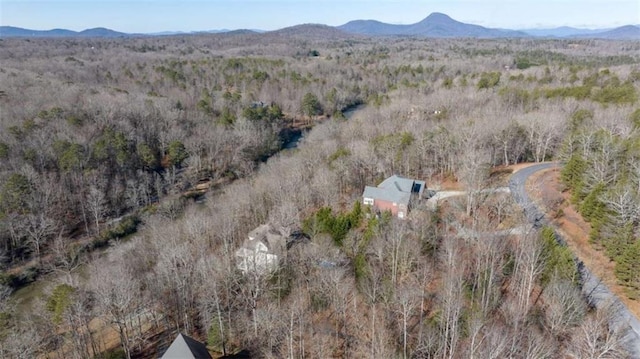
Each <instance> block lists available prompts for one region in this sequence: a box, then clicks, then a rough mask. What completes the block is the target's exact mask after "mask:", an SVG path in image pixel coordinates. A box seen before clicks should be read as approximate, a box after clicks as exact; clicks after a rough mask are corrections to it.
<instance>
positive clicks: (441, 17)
mask: <svg viewBox="0 0 640 359" xmlns="http://www.w3.org/2000/svg"><path fill="white" fill-rule="evenodd" d="M425 20H431V21H433V20H453V19H452V18H451V17H450V16H449V15H447V14H443V13H441V12H432V13H431V14H429V16H427V17H426V18H425Z"/></svg>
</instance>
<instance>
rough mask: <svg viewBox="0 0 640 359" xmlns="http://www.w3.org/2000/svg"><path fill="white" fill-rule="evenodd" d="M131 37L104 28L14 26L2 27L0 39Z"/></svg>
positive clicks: (0, 28) (0, 27)
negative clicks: (71, 28)
mask: <svg viewBox="0 0 640 359" xmlns="http://www.w3.org/2000/svg"><path fill="white" fill-rule="evenodd" d="M125 36H131V34H126V33H124V32H118V31H114V30H111V29H107V28H104V27H96V28H93V29H86V30H82V31H73V30H67V29H53V30H30V29H23V28H20V27H14V26H0V37H125Z"/></svg>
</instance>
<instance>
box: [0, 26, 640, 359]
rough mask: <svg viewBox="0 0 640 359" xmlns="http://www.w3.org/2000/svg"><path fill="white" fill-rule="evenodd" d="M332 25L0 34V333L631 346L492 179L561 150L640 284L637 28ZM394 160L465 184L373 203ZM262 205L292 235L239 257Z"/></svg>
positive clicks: (477, 351) (316, 351)
mask: <svg viewBox="0 0 640 359" xmlns="http://www.w3.org/2000/svg"><path fill="white" fill-rule="evenodd" d="M334 31H335V30H334V29H327V28H323V27H314V26H311V27H301V28H298V29H296V31H294V30H291V31H281V32H273V33H266V34H255V33H242V32H238V33H229V34H215V35H191V36H169V37H153V38H131V39H2V40H0V106H1V107H0V244H1V245H0V268H1V269H2V273H1V275H0V283H1V286H0V323H1V325H0V356H1V357H9V358H32V357H41V358H86V357H99V358H113V357H127V358H129V357H135V358H143V357H144V358H146V357H148V358H151V357H157V355H158V354H159V353H161V352H162V350H164V349H166V347H167V345H168V343H170V341H171V340H172V339H173V337H174V335H175V334H176V333H177V332H178V331H180V332H184V333H186V334H188V335H191V336H194V337H196V338H198V339H200V340H202V341H203V342H206V343H207V344H208V345H209V349H210V350H211V352H212V353H216V354H219V355H222V354H229V353H235V352H238V351H240V350H248V351H249V352H250V353H251V355H252V356H254V357H267V358H271V357H273V358H280V357H291V358H293V357H299V358H302V357H317V358H328V357H349V358H353V357H372V358H391V357H412V358H434V357H438V358H466V357H479V358H489V357H514V358H541V357H575V358H586V357H612V358H623V357H625V356H627V355H628V353H627V351H626V347H625V343H623V342H622V340H621V338H622V335H623V334H624V333H621V332H620V331H616V330H614V328H611V327H610V326H609V324H610V321H609V320H610V318H611V316H612V315H613V313H612V312H609V311H607V310H598V311H596V310H594V309H593V308H591V307H590V306H589V305H588V303H587V301H586V300H585V298H583V296H582V294H581V292H580V289H579V284H580V278H579V277H578V275H577V269H576V266H575V263H574V261H573V257H572V255H571V253H570V252H569V251H568V250H567V249H566V248H565V247H562V246H559V245H558V244H557V243H556V242H555V241H554V240H553V236H552V235H550V233H549V230H546V231H542V233H538V232H537V231H535V230H532V229H531V228H530V227H529V226H527V225H528V223H526V219H525V218H523V216H522V214H521V209H520V208H518V207H517V206H516V205H515V203H513V201H512V199H511V197H510V195H509V194H508V193H506V194H505V193H503V192H500V191H491V189H494V188H496V187H500V186H504V185H505V183H506V181H505V177H506V176H508V174H509V173H510V171H511V168H512V167H509V166H513V165H514V164H518V163H522V162H541V161H547V160H558V161H561V162H562V163H563V164H565V165H564V167H563V170H562V171H563V172H562V181H563V186H565V189H566V190H568V191H570V193H571V195H572V202H573V203H574V204H575V205H576V206H577V207H578V208H579V211H580V213H581V214H582V215H583V216H584V217H585V218H586V219H587V220H589V221H590V222H591V226H592V234H591V239H592V242H593V245H596V246H600V247H601V248H602V250H604V251H606V252H607V254H608V255H609V256H610V258H611V259H612V260H613V261H615V263H616V265H615V272H616V275H617V276H618V278H619V280H620V282H621V283H623V284H624V285H625V286H626V287H627V288H628V293H626V294H627V295H628V296H629V297H631V298H633V299H635V300H637V296H638V294H639V293H640V292H638V291H639V290H640V277H639V276H638V273H640V271H638V269H640V268H638V263H640V241H639V240H638V238H639V237H640V233H639V232H640V209H639V206H638V203H639V200H640V198H639V196H640V137H639V136H640V135H639V132H638V131H639V128H640V108H639V107H638V92H639V90H640V56H638V53H640V44H638V43H637V42H614V41H596V40H566V41H565V40H562V41H560V40H529V39H512V40H473V41H471V40H464V39H448V40H443V39H410V38H397V39H395V38H387V39H375V40H373V39H369V38H365V37H349V36H347V35H344V34H337V33H334ZM327 32H329V33H327ZM325 38H331V39H332V40H325ZM298 131H302V132H303V133H304V136H303V138H302V139H301V140H300V142H299V143H298V144H297V147H295V148H292V149H284V150H283V147H292V146H293V145H291V143H290V141H291V139H292V137H294V135H295V134H296V133H298ZM285 145H287V146H285ZM392 174H399V175H402V176H406V177H410V178H417V179H422V180H426V181H427V186H428V187H429V188H430V189H435V190H439V189H441V188H456V189H461V190H464V191H466V192H465V195H463V196H458V197H453V198H450V199H449V200H447V201H442V202H440V204H439V205H438V206H436V208H435V209H433V208H432V207H430V206H427V205H426V201H422V202H420V203H419V204H418V205H416V206H414V208H412V212H411V214H410V216H409V219H408V220H406V221H400V220H397V219H393V218H390V216H388V215H387V214H384V213H383V214H382V215H380V216H376V215H375V214H374V213H371V212H370V210H369V209H368V207H366V206H362V205H360V203H361V201H362V199H361V195H362V190H363V188H364V186H366V185H371V186H374V185H376V184H378V183H380V181H382V180H383V179H385V178H386V177H388V176H390V175H392ZM559 215H561V214H559ZM265 223H271V224H273V225H274V226H277V227H279V228H281V229H282V230H283V231H285V232H287V233H296V234H298V235H297V237H296V238H298V239H297V240H295V241H291V242H290V243H288V244H287V246H286V249H285V250H284V252H283V253H280V257H279V258H280V260H279V264H278V268H277V269H276V270H275V271H272V272H264V273H263V272H257V271H254V272H250V273H248V274H247V273H243V272H242V271H241V270H239V269H238V267H237V265H236V256H235V253H236V250H237V249H238V248H240V246H242V245H243V242H244V241H245V239H246V238H247V235H248V233H249V232H250V231H251V230H253V229H254V228H256V227H258V226H259V225H261V224H265ZM512 229H517V230H512ZM510 230H511V231H510ZM301 233H302V234H301Z"/></svg>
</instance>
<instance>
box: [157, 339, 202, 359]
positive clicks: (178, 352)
mask: <svg viewBox="0 0 640 359" xmlns="http://www.w3.org/2000/svg"><path fill="white" fill-rule="evenodd" d="M162 359H212V358H211V355H210V354H209V351H208V350H207V347H206V346H205V345H204V344H202V343H200V342H199V341H197V340H195V339H193V338H191V337H188V336H186V335H183V334H182V333H180V334H178V336H177V337H176V339H175V340H174V341H173V343H171V345H170V346H169V349H167V351H166V352H164V354H163V355H162Z"/></svg>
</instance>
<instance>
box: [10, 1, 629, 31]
mask: <svg viewBox="0 0 640 359" xmlns="http://www.w3.org/2000/svg"><path fill="white" fill-rule="evenodd" d="M432 12H442V13H445V14H447V15H449V16H451V17H452V18H454V19H456V20H458V21H462V22H467V23H472V24H477V25H482V26H488V27H503V28H515V29H523V28H534V27H557V26H565V25H566V26H574V27H589V28H605V27H616V26H621V25H628V24H640V0H597V1H596V0H586V1H585V0H466V1H458V0H413V1H412V0H398V1H393V0H185V1H178V0H172V1H169V0H70V1H69V0H68V1H61V0H40V1H34V0H0V24H1V25H10V26H18V27H24V28H30V29H36V30H48V29H53V28H66V29H71V30H84V29H86V28H92V27H107V28H110V29H113V30H117V31H123V32H140V33H146V32H159V31H201V30H213V29H262V30H275V29H279V28H283V27H287V26H292V25H297V24H303V23H321V24H327V25H341V24H344V23H346V22H348V21H350V20H357V19H375V20H380V21H383V22H388V23H393V24H411V23H415V22H418V21H420V20H422V19H423V18H425V17H426V16H427V15H429V14H430V13H432Z"/></svg>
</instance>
